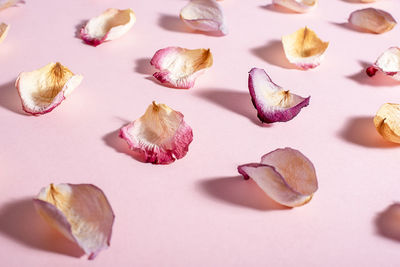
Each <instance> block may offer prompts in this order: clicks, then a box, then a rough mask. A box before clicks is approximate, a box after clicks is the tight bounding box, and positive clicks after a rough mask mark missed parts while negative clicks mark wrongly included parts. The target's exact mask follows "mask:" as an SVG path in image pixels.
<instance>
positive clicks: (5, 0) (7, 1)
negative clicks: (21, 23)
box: [0, 0, 25, 10]
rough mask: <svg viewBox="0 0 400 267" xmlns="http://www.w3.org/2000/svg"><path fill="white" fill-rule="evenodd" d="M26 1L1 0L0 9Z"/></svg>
mask: <svg viewBox="0 0 400 267" xmlns="http://www.w3.org/2000/svg"><path fill="white" fill-rule="evenodd" d="M24 3H25V1H24V0H0V10H2V9H6V8H9V7H12V6H17V5H18V4H24Z"/></svg>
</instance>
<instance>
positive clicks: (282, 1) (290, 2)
mask: <svg viewBox="0 0 400 267" xmlns="http://www.w3.org/2000/svg"><path fill="white" fill-rule="evenodd" d="M272 3H274V4H276V5H280V6H283V7H285V8H287V9H290V10H292V11H295V12H298V13H306V12H309V11H311V10H313V9H314V8H315V7H316V6H317V4H318V0H272Z"/></svg>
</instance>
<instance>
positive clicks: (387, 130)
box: [374, 103, 400, 143]
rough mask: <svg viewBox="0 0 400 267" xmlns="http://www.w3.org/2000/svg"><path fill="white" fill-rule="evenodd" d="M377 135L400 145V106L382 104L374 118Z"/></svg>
mask: <svg viewBox="0 0 400 267" xmlns="http://www.w3.org/2000/svg"><path fill="white" fill-rule="evenodd" d="M374 124H375V127H376V130H377V131H378V133H379V134H380V135H381V136H382V137H383V138H384V139H386V140H388V141H390V142H394V143H400V105H399V104H393V103H386V104H383V105H382V106H381V107H380V108H379V110H378V112H377V113H376V115H375V117H374Z"/></svg>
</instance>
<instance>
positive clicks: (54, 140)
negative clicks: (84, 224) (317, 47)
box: [0, 0, 400, 267]
mask: <svg viewBox="0 0 400 267" xmlns="http://www.w3.org/2000/svg"><path fill="white" fill-rule="evenodd" d="M268 2H269V1H267V0H266V1H237V0H225V1H221V2H220V4H221V5H222V7H223V8H224V11H225V14H226V17H227V23H228V26H229V29H230V33H229V34H228V35H227V36H224V37H214V36H208V35H204V34H199V33H192V32H191V30H188V29H187V27H186V26H185V25H184V24H183V23H182V22H181V21H180V20H179V18H178V14H179V11H180V9H181V8H182V6H183V5H184V4H185V3H186V2H185V1H182V0H176V1H175V0H174V1H172V0H171V1H167V0H154V1H139V0H129V1H128V0H126V1H112V3H111V1H106V0H79V1H78V0H75V1H68V2H66V1H52V0H42V1H27V3H26V4H25V5H22V6H20V7H18V8H9V9H7V10H3V11H0V20H1V21H4V22H6V23H8V24H10V25H11V28H10V32H9V35H8V37H7V38H6V39H5V41H4V42H3V43H2V44H0V65H1V66H2V67H1V75H0V121H1V131H0V136H1V139H0V148H1V149H0V164H1V167H0V247H1V249H0V258H1V264H0V265H1V266H7V267H10V266H57V267H61V266H293V265H296V266H398V264H399V260H400V242H399V241H396V240H395V239H392V238H390V235H388V234H386V233H387V231H386V232H385V231H382V232H383V233H385V234H384V235H381V234H380V232H379V231H378V228H377V226H376V221H377V218H378V216H379V213H380V212H382V211H384V210H385V209H386V208H387V207H388V206H390V205H391V204H392V203H393V202H394V201H400V189H399V188H400V179H399V174H398V173H399V172H398V171H399V158H400V147H399V146H398V145H392V144H390V143H387V142H385V141H383V140H382V138H381V137H380V136H379V134H378V133H376V131H375V129H374V126H373V123H372V117H373V116H374V114H375V112H376V111H377V110H378V108H379V107H380V106H381V104H383V103H386V102H399V101H400V100H399V93H400V91H399V90H400V83H399V82H396V81H395V80H393V79H390V77H385V75H382V74H381V73H377V75H375V76H374V77H372V78H370V77H368V76H367V75H366V74H365V68H366V67H367V66H370V65H371V64H372V63H374V61H375V60H376V58H377V57H378V56H379V55H380V54H381V53H382V51H384V50H385V49H387V48H389V47H391V46H395V45H398V43H399V41H400V38H399V36H400V27H398V26H397V27H395V28H394V29H393V30H392V31H390V32H387V33H384V34H382V35H375V34H367V33H360V32H357V31H354V30H353V29H352V28H351V27H349V26H348V25H347V24H346V21H347V18H348V16H349V14H350V13H351V12H352V11H354V10H356V9H360V8H362V7H368V6H373V7H375V8H380V9H384V10H387V11H390V12H391V13H392V15H393V16H394V17H395V18H396V19H399V18H400V3H399V1H397V0H382V1H379V2H376V3H373V4H353V3H350V1H341V0H337V1H333V0H327V1H319V2H320V3H319V6H318V7H317V9H315V10H314V11H313V12H312V13H308V14H293V13H285V12H286V11H283V13H282V12H281V11H277V10H276V9H275V8H273V7H272V6H270V5H268ZM111 5H112V7H116V8H128V7H131V8H133V9H134V11H135V13H136V16H137V22H136V24H135V25H134V26H133V28H132V30H131V31H129V32H128V34H127V35H125V36H124V37H122V38H120V39H118V40H115V41H111V42H108V43H104V44H103V45H101V46H98V47H92V46H89V45H86V44H84V43H83V42H82V40H81V39H79V38H77V37H76V36H77V34H78V33H79V30H80V28H81V26H82V21H84V20H87V19H89V18H91V17H93V16H95V15H97V14H100V13H101V12H103V11H104V10H105V9H107V8H109V7H111ZM279 10H280V9H279ZM343 23H344V24H343ZM304 26H308V27H310V28H311V29H313V30H314V31H315V32H317V33H318V34H319V36H320V37H321V39H323V40H327V41H330V45H329V48H328V50H327V52H326V58H325V60H324V61H323V62H322V64H321V65H320V66H319V67H318V68H316V69H314V70H310V71H301V70H297V69H294V67H293V65H291V64H289V63H288V62H287V61H286V59H285V57H284V54H283V50H282V47H281V44H280V37H281V36H282V35H284V34H288V33H291V32H294V31H295V30H297V29H298V28H300V27H304ZM167 46H181V47H187V48H201V47H204V48H211V51H212V53H213V56H214V65H213V66H212V67H211V68H210V69H209V71H208V72H207V73H206V74H204V75H203V76H202V77H201V78H200V79H198V80H197V81H196V85H195V87H194V88H192V89H190V90H174V89H171V88H168V87H165V86H162V85H160V84H159V83H158V82H157V81H155V80H154V79H153V78H152V77H151V75H152V73H153V72H154V70H153V69H152V68H151V66H150V64H149V60H150V58H151V57H152V55H153V54H154V52H155V51H157V50H158V49H160V48H163V47H167ZM51 61H60V62H61V63H62V64H64V65H65V66H67V67H68V68H70V69H71V70H73V71H74V72H76V73H81V74H83V75H84V80H83V82H82V84H81V85H80V86H79V87H78V88H77V89H76V90H75V91H74V92H73V93H72V94H71V95H70V96H69V97H68V98H67V100H66V101H64V102H63V104H62V105H60V106H59V107H58V108H57V109H55V110H53V111H52V112H51V113H49V114H46V115H43V116H40V117H33V116H26V115H25V113H24V112H23V111H22V108H21V104H20V100H19V98H18V93H17V91H16V89H15V88H14V82H15V79H16V77H17V76H18V74H19V73H20V72H21V71H24V70H34V69H36V68H38V67H40V66H44V65H45V64H47V63H49V62H51ZM252 67H259V68H264V69H265V70H266V71H267V72H268V73H269V74H271V77H274V81H276V82H279V84H280V85H281V86H283V87H285V88H287V89H289V90H293V91H294V92H296V93H298V94H299V95H311V96H312V102H311V103H310V105H309V106H308V107H307V108H306V109H304V110H303V111H302V112H301V115H300V116H297V117H296V118H295V119H293V120H292V121H290V122H287V123H277V124H274V125H271V126H262V125H261V124H260V123H259V121H258V119H257V117H256V110H255V109H254V108H253V107H252V104H251V100H250V96H249V93H248V90H247V73H248V71H249V70H250V69H251V68H252ZM153 100H155V101H157V102H159V103H166V104H167V105H169V106H171V107H173V108H174V109H176V110H179V111H181V112H182V113H183V114H184V115H185V121H186V122H187V123H188V124H189V125H190V126H191V127H192V128H193V134H194V140H193V142H192V144H191V145H190V149H189V152H188V154H187V155H186V156H185V157H184V158H182V159H181V160H178V161H176V162H174V163H173V164H170V165H166V166H155V165H152V164H145V163H142V162H139V161H137V160H135V159H134V158H133V157H131V156H130V155H131V154H130V153H131V152H130V150H129V148H128V146H127V144H126V143H125V141H124V140H122V139H120V138H119V137H118V131H119V129H120V128H121V127H122V126H123V125H125V124H126V123H128V122H130V121H132V120H134V119H136V118H138V117H139V116H141V115H142V114H143V112H144V110H145V109H146V107H147V106H148V105H149V104H150V103H151V101H153ZM286 146H289V147H293V148H295V149H298V150H300V151H301V152H302V153H304V154H305V155H307V157H308V158H309V159H310V160H311V161H312V162H313V164H314V165H315V168H316V171H317V175H318V179H319V180H318V182H319V190H318V191H317V192H316V194H315V195H314V197H313V199H312V200H311V202H310V203H309V204H307V205H305V206H304V207H300V208H295V209H284V208H283V207H281V206H280V205H277V204H275V203H273V202H272V201H270V200H268V198H266V197H265V196H264V194H263V192H262V191H261V190H260V189H259V188H258V187H257V186H256V185H255V183H254V182H252V181H251V180H250V181H245V180H243V178H241V177H239V175H238V174H237V171H236V168H237V166H238V165H239V164H242V163H243V162H257V161H258V160H259V158H260V156H261V155H263V154H265V153H267V152H269V151H271V150H274V149H276V148H278V147H286ZM50 182H54V183H61V182H68V183H93V184H95V185H97V186H98V187H100V188H101V189H102V190H103V191H104V193H105V194H106V195H107V197H108V199H109V201H110V204H111V205H112V207H113V210H114V212H115V215H116V220H115V224H114V228H113V237H112V238H111V247H110V248H109V249H107V250H105V251H103V252H102V253H100V254H99V256H98V257H97V258H96V259H95V260H94V261H88V260H86V258H85V257H82V258H76V256H77V255H80V254H81V253H80V251H79V250H77V249H76V247H74V245H73V244H71V243H70V242H68V241H65V240H63V239H62V238H60V235H58V234H56V233H53V232H51V231H50V230H49V228H48V227H47V225H46V224H44V223H43V221H42V220H41V219H40V218H39V217H38V216H37V215H36V213H35V211H34V210H33V208H32V203H31V199H32V197H34V195H35V194H36V193H37V192H38V191H39V190H40V188H41V187H43V186H46V185H48V184H49V183H50ZM378 225H384V224H378ZM74 256H75V257H74Z"/></svg>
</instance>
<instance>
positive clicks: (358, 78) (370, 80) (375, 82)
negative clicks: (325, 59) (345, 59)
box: [347, 61, 400, 86]
mask: <svg viewBox="0 0 400 267" xmlns="http://www.w3.org/2000/svg"><path fill="white" fill-rule="evenodd" d="M359 63H360V66H361V67H362V70H361V71H359V72H358V73H355V74H353V75H349V76H347V78H348V79H350V80H353V81H355V82H357V83H359V84H362V85H371V86H400V82H399V81H396V80H394V79H392V78H390V77H389V76H388V75H385V74H384V73H382V72H381V71H377V72H376V74H375V75H374V76H373V77H369V76H368V75H367V73H366V72H365V70H366V69H367V68H368V67H370V66H371V65H372V64H371V63H368V62H365V61H359Z"/></svg>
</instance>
